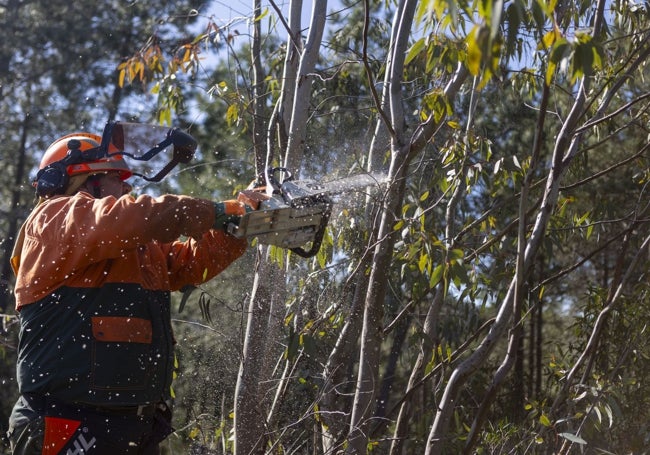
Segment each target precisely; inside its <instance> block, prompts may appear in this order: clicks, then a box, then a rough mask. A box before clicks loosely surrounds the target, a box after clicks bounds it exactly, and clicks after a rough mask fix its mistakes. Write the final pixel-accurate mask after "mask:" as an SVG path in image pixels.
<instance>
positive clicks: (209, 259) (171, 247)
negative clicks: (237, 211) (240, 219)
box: [12, 193, 246, 307]
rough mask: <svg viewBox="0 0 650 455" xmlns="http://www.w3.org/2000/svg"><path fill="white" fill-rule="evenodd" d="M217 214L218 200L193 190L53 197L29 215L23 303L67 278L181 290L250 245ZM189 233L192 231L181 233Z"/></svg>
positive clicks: (20, 272)
mask: <svg viewBox="0 0 650 455" xmlns="http://www.w3.org/2000/svg"><path fill="white" fill-rule="evenodd" d="M214 216H215V209H214V205H213V203H212V202H211V201H208V200H203V199H196V198H191V197H187V196H174V195H166V196H162V197H158V198H154V197H151V196H140V197H138V198H137V199H134V198H132V197H130V196H123V197H121V198H119V199H115V198H112V197H106V198H102V199H94V198H92V197H91V196H90V195H88V194H85V193H77V194H76V195H74V196H71V197H60V198H54V199H52V200H49V201H47V202H45V203H43V204H41V205H39V206H37V207H36V208H35V210H34V211H33V212H32V214H30V216H29V217H28V219H27V221H26V222H25V225H24V231H23V232H24V236H23V238H22V242H21V245H20V247H19V248H17V250H16V256H15V257H14V258H12V265H13V266H14V268H15V271H16V275H17V276H16V286H15V295H16V304H17V307H20V306H21V305H23V304H28V303H31V302H33V301H35V300H37V299H39V298H41V297H43V296H44V295H46V294H48V293H50V292H52V290H54V289H56V288H58V287H59V286H62V285H64V284H66V283H67V284H69V285H76V286H86V287H87V286H95V285H96V284H97V283H98V282H101V281H106V280H111V279H117V280H122V281H124V282H126V281H128V280H134V282H135V281H137V280H139V279H143V280H145V281H144V282H143V284H144V285H145V286H147V287H148V288H151V289H163V288H167V290H175V289H179V288H180V287H182V286H183V285H185V284H195V283H199V282H202V281H206V280H207V279H209V278H211V277H213V276H214V275H216V274H217V273H219V272H220V271H222V270H223V269H225V268H226V267H227V266H228V265H229V264H230V263H231V262H232V261H234V260H235V259H236V258H237V257H239V256H240V255H241V254H243V251H244V249H245V248H246V242H245V241H242V240H239V239H235V238H234V237H231V236H229V235H227V234H225V233H224V232H221V231H215V230H212V229H211V228H212V225H213V224H214ZM183 236H187V237H188V239H187V240H186V241H180V240H179V238H180V237H183ZM155 251H157V253H154V252H155ZM146 258H148V259H146ZM138 263H139V265H138ZM133 266H135V267H138V269H137V270H133V269H132V268H131V267H133ZM107 267H111V271H112V272H111V273H112V275H111V276H108V275H106V272H107V270H108V269H107ZM144 270H151V271H152V273H153V275H151V274H147V276H144V275H143V273H144Z"/></svg>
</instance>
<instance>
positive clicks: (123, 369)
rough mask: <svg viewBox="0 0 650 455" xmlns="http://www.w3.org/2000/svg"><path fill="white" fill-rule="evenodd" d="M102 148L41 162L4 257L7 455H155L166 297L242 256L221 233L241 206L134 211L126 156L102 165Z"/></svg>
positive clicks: (166, 400)
mask: <svg viewBox="0 0 650 455" xmlns="http://www.w3.org/2000/svg"><path fill="white" fill-rule="evenodd" d="M100 141H101V138H100V137H99V136H97V135H93V134H89V133H75V134H73V135H67V136H65V137H62V138H61V139H59V140H57V141H55V142H54V143H53V144H52V145H51V146H50V147H49V148H48V149H47V150H46V152H45V154H44V156H43V159H42V161H41V163H40V166H39V168H40V170H39V173H38V175H37V179H36V182H35V186H37V188H45V191H41V192H40V195H41V197H40V199H39V202H38V204H37V205H36V207H35V209H34V210H33V211H32V213H31V214H30V215H29V217H28V218H27V220H26V221H25V223H24V225H23V227H22V229H21V231H20V234H19V236H18V238H17V241H16V245H15V248H14V252H13V254H12V259H11V262H12V266H13V269H14V272H15V273H16V285H15V298H16V309H17V311H18V312H19V314H20V334H19V343H18V360H17V380H18V388H19V392H20V397H19V399H18V401H17V403H16V404H15V406H14V408H13V411H12V413H11V416H10V419H9V431H8V433H7V437H8V439H9V441H10V444H11V450H12V453H14V454H44V455H51V454H59V453H61V454H66V453H67V454H70V453H75V454H76V453H87V454H91V455H92V454H97V455H115V454H122V455H124V454H157V453H159V443H160V442H162V441H163V440H164V439H165V438H166V437H167V436H168V435H169V434H171V433H172V432H173V429H172V424H171V406H172V404H171V398H170V397H171V390H170V387H171V380H172V373H173V365H174V354H173V344H174V337H173V333H172V327H171V316H170V291H175V290H179V289H181V288H182V287H184V286H187V285H196V284H199V283H202V282H205V281H207V280H209V279H211V278H212V277H214V276H215V275H217V274H219V273H220V272H221V271H223V270H224V269H225V268H226V267H228V266H229V265H230V264H231V263H232V262H233V261H235V260H236V259H237V258H239V257H240V256H241V255H242V254H243V253H244V251H245V250H246V248H247V243H246V241H245V240H241V239H237V238H235V237H233V236H231V235H229V234H228V233H226V230H225V227H226V225H227V224H228V223H230V222H237V221H238V219H239V217H240V216H241V215H243V214H244V213H245V212H246V210H247V207H245V206H244V205H243V204H241V203H239V202H236V201H225V202H219V203H214V202H212V201H209V200H204V199H198V198H192V197H188V196H177V195H164V196H161V197H152V196H148V195H141V196H138V197H134V196H132V195H130V193H131V191H132V188H131V186H130V185H129V184H128V183H126V180H127V179H128V178H129V177H131V175H132V172H131V170H130V169H129V167H128V166H127V164H126V162H125V161H124V158H123V156H121V155H119V154H115V153H109V154H105V155H104V156H103V157H99V158H98V157H97V153H96V152H97V150H98V147H99V145H100ZM111 147H112V150H115V147H114V146H111ZM75 155H76V156H78V158H77V159H70V157H71V156H75ZM37 193H38V191H37Z"/></svg>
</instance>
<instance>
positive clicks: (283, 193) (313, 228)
mask: <svg viewBox="0 0 650 455" xmlns="http://www.w3.org/2000/svg"><path fill="white" fill-rule="evenodd" d="M278 171H283V172H286V171H285V170H283V169H281V168H276V169H273V170H271V171H270V173H269V174H267V175H266V176H264V182H262V181H260V180H262V178H258V180H257V181H256V182H255V183H254V185H253V187H252V188H251V189H247V190H244V191H242V192H240V193H239V196H238V197H237V199H238V200H239V201H240V202H243V203H245V204H246V205H248V206H249V207H251V208H253V210H252V211H250V212H248V213H246V214H245V215H244V216H242V217H241V220H240V221H239V224H230V225H229V226H228V232H229V233H230V234H232V235H234V236H235V237H237V238H251V237H257V239H258V241H259V242H260V243H262V244H267V245H276V246H279V247H282V248H288V249H289V250H291V251H293V252H294V253H296V254H298V255H299V256H301V257H304V258H309V257H312V256H314V255H316V253H318V250H319V249H320V246H321V243H322V241H323V235H324V234H325V229H326V228H327V223H328V221H329V217H330V214H331V211H332V200H331V198H330V197H329V195H328V192H327V191H326V190H325V188H324V187H323V186H322V185H321V184H319V183H318V182H316V181H313V180H296V181H294V180H293V179H292V178H291V177H290V176H289V177H288V178H287V179H285V180H284V181H283V182H282V183H279V182H278V181H277V180H275V177H274V175H275V173H276V172H278ZM310 243H311V246H310V247H309V249H305V248H304V246H305V245H308V244H310Z"/></svg>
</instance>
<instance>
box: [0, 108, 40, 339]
mask: <svg viewBox="0 0 650 455" xmlns="http://www.w3.org/2000/svg"><path fill="white" fill-rule="evenodd" d="M31 118H32V117H31V115H30V114H29V113H27V114H26V115H25V118H24V119H23V121H22V131H21V133H20V146H19V148H18V150H17V154H16V167H15V169H16V171H15V172H16V173H15V174H14V185H13V188H12V189H11V204H10V205H9V213H8V221H9V223H8V226H7V232H6V235H5V236H4V239H3V241H2V270H0V312H2V313H4V312H6V311H7V308H8V307H9V303H10V302H12V301H13V300H12V298H11V290H10V286H11V276H12V274H13V271H12V268H11V262H10V260H11V252H12V250H13V247H14V243H15V241H16V237H17V235H18V229H19V224H20V218H21V213H20V212H21V210H20V195H21V186H22V183H23V182H24V181H25V173H26V172H25V168H26V159H27V145H26V144H27V136H28V134H29V131H30V129H31ZM0 330H2V328H1V327H0Z"/></svg>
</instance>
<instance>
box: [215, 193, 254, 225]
mask: <svg viewBox="0 0 650 455" xmlns="http://www.w3.org/2000/svg"><path fill="white" fill-rule="evenodd" d="M214 209H215V216H214V225H213V227H214V229H221V230H223V231H227V229H228V225H229V224H230V223H233V224H237V225H239V220H240V219H241V217H242V216H243V215H245V214H246V213H248V212H251V211H252V210H253V209H252V208H250V207H249V206H247V205H246V204H244V203H243V202H239V201H236V200H234V199H233V200H228V201H223V202H215V204H214Z"/></svg>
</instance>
